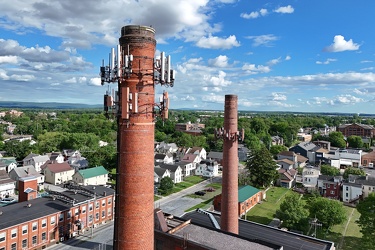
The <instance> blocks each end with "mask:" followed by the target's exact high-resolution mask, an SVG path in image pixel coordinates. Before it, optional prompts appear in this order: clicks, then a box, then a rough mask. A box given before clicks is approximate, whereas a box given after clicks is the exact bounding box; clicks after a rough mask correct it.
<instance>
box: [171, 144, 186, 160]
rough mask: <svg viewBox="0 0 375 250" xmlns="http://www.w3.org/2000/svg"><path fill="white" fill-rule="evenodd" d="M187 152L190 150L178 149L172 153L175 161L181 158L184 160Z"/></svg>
mask: <svg viewBox="0 0 375 250" xmlns="http://www.w3.org/2000/svg"><path fill="white" fill-rule="evenodd" d="M189 150H190V148H186V147H179V148H178V149H177V151H176V152H175V153H174V156H175V159H176V160H181V159H182V158H184V156H185V155H186V152H187V151H189Z"/></svg>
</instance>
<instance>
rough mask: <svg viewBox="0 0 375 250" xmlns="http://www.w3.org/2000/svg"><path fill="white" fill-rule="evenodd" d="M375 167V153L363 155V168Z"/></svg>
mask: <svg viewBox="0 0 375 250" xmlns="http://www.w3.org/2000/svg"><path fill="white" fill-rule="evenodd" d="M374 165H375V151H372V152H370V153H368V154H362V158H361V166H365V167H369V166H371V167H374Z"/></svg>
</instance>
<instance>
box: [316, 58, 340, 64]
mask: <svg viewBox="0 0 375 250" xmlns="http://www.w3.org/2000/svg"><path fill="white" fill-rule="evenodd" d="M336 61H337V59H332V58H328V59H327V60H325V61H324V62H321V61H316V62H315V63H316V64H330V63H331V62H336Z"/></svg>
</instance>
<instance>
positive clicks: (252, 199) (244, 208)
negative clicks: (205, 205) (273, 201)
mask: <svg viewBox="0 0 375 250" xmlns="http://www.w3.org/2000/svg"><path fill="white" fill-rule="evenodd" d="M221 197H222V194H219V195H217V196H215V198H214V201H213V204H214V209H215V210H216V211H221ZM262 199H263V193H262V191H260V190H259V189H257V188H255V187H252V186H248V185H247V186H240V187H238V216H242V215H245V214H246V213H247V212H248V211H249V210H250V209H251V208H252V207H254V206H255V205H256V204H258V202H260V201H262Z"/></svg>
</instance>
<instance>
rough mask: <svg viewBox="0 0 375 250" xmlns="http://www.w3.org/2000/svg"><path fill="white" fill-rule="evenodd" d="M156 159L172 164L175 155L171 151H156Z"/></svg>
mask: <svg viewBox="0 0 375 250" xmlns="http://www.w3.org/2000/svg"><path fill="white" fill-rule="evenodd" d="M154 160H155V162H157V163H165V164H170V163H173V155H172V154H171V153H166V154H162V153H156V154H155V156H154Z"/></svg>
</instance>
